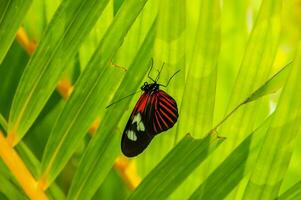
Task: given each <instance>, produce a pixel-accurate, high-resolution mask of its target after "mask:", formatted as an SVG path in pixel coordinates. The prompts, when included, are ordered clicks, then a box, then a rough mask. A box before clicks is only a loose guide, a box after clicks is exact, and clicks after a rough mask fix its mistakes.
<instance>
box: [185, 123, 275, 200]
mask: <svg viewBox="0 0 301 200" xmlns="http://www.w3.org/2000/svg"><path fill="white" fill-rule="evenodd" d="M270 121H271V117H269V118H267V119H266V120H265V121H264V122H263V124H262V125H261V126H259V127H258V128H257V129H256V130H254V131H253V132H252V133H251V134H250V135H249V136H248V137H247V138H246V139H244V140H243V141H242V142H241V144H240V145H239V146H238V147H236V148H235V149H234V150H233V151H232V152H231V154H230V155H229V156H228V157H227V158H226V159H225V160H224V161H223V162H222V163H221V164H220V165H219V166H218V167H217V168H216V169H215V170H214V171H213V172H212V173H211V174H210V175H209V177H208V178H207V179H206V180H205V181H204V182H202V184H201V185H200V186H199V187H198V188H197V189H196V190H195V191H194V193H193V194H192V195H191V196H190V199H225V198H226V196H227V195H228V194H229V193H230V192H231V191H232V190H233V189H234V187H235V186H236V185H237V184H239V183H240V181H241V180H242V179H243V178H244V176H245V175H246V174H247V173H248V170H247V169H250V168H252V166H253V165H254V164H255V163H254V161H255V159H256V156H257V152H258V149H259V147H260V145H261V143H262V138H263V137H264V136H265V133H266V131H267V129H268V126H269V124H270ZM225 142H227V141H225ZM247 163H249V165H250V166H248V167H247V169H245V168H246V165H247ZM217 188H218V190H217Z"/></svg>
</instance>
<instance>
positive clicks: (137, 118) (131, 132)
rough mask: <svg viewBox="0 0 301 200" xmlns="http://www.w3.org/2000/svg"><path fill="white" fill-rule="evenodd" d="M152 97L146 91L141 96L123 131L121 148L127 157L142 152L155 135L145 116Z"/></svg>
mask: <svg viewBox="0 0 301 200" xmlns="http://www.w3.org/2000/svg"><path fill="white" fill-rule="evenodd" d="M150 99H151V95H150V94H149V93H144V94H143V95H142V96H141V97H140V98H139V100H138V102H137V103H136V106H135V108H134V110H133V112H132V114H131V116H130V119H129V120H128V122H127V124H126V127H125V129H124V131H123V134H122V139H121V150H122V153H123V154H124V155H125V156H127V157H134V156H137V155H138V154H140V153H142V152H143V150H144V149H145V148H146V147H147V146H148V145H149V143H150V142H151V140H152V139H153V137H154V136H152V135H151V134H150V130H149V126H148V124H147V118H146V116H145V114H147V109H146V108H148V106H147V105H148V104H149V102H150Z"/></svg>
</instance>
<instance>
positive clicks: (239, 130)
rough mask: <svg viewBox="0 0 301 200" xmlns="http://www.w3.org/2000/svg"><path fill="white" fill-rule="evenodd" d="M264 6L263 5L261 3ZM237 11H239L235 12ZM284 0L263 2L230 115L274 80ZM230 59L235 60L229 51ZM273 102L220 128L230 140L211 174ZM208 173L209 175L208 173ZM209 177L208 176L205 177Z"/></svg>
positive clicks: (249, 108) (249, 107)
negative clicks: (268, 82)
mask: <svg viewBox="0 0 301 200" xmlns="http://www.w3.org/2000/svg"><path fill="white" fill-rule="evenodd" d="M259 3H260V2H259ZM234 12H235V10H234ZM280 16H281V0H279V1H274V0H263V1H262V2H261V6H260V9H259V12H258V14H257V16H256V18H255V20H254V24H253V23H252V22H253V21H251V22H248V24H251V26H250V28H251V30H252V31H251V33H250V35H249V38H248V42H247V44H246V47H245V50H244V56H243V58H242V61H241V64H240V68H239V71H238V74H237V76H236V78H235V81H234V85H233V88H231V90H232V92H231V96H230V99H229V102H228V105H227V108H226V115H227V114H228V113H231V112H233V109H234V108H237V107H239V106H238V105H239V104H241V103H242V102H244V101H245V99H246V98H248V97H249V96H250V95H251V94H252V93H253V92H254V91H256V89H258V88H259V87H261V86H262V85H263V84H264V83H265V82H266V81H267V80H268V79H269V77H270V74H271V72H272V67H273V63H274V59H275V56H276V52H277V49H278V44H279V37H280V28H281V23H280V22H281V18H280ZM228 56H230V57H231V58H232V59H235V54H232V52H231V50H229V53H228ZM269 101H270V99H269V98H268V97H266V98H262V99H260V100H259V101H256V102H255V101H253V102H252V103H249V104H246V105H245V106H243V107H242V108H241V109H239V110H238V111H237V112H236V113H235V114H234V115H233V116H231V117H230V118H229V119H228V121H227V123H224V124H222V125H221V127H220V128H219V130H218V132H219V134H220V135H222V136H225V137H227V143H224V144H223V145H222V146H221V148H219V149H218V151H216V152H214V153H213V156H212V160H211V161H210V167H208V172H209V173H210V172H211V171H213V170H214V169H215V168H216V167H217V166H219V164H220V163H221V161H222V160H224V159H225V158H226V157H227V156H228V155H229V154H230V153H231V152H232V151H233V149H235V148H236V147H237V145H238V144H240V142H241V141H242V140H244V139H245V138H246V136H247V135H248V134H249V133H251V132H252V131H253V130H254V127H257V126H258V125H259V124H261V123H262V121H263V120H264V119H265V118H266V117H267V116H268V115H269V113H270V112H271V110H270V107H269ZM224 115H225V114H224ZM207 174H208V173H207ZM205 176H206V175H205ZM244 187H245V183H243V182H242V183H240V184H239V185H238V186H237V187H236V189H234V190H233V191H232V192H231V194H229V196H228V198H230V199H236V198H237V199H240V198H242V197H241V196H242V192H239V190H244Z"/></svg>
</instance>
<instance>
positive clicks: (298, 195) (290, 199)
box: [277, 181, 301, 200]
mask: <svg viewBox="0 0 301 200" xmlns="http://www.w3.org/2000/svg"><path fill="white" fill-rule="evenodd" d="M277 199H278V200H294V199H301V181H299V182H298V183H296V184H295V185H293V186H292V187H291V188H289V189H288V190H287V191H285V192H284V193H283V194H281V195H280V196H279V197H278V198H277Z"/></svg>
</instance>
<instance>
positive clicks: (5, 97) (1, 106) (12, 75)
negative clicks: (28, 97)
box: [0, 40, 29, 119]
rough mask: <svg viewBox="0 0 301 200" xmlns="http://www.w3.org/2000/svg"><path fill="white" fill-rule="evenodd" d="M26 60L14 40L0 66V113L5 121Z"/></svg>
mask: <svg viewBox="0 0 301 200" xmlns="http://www.w3.org/2000/svg"><path fill="white" fill-rule="evenodd" d="M28 59H29V55H28V54H27V53H26V52H25V50H24V49H23V48H22V47H21V46H20V45H19V44H18V42H17V41H16V40H15V41H14V42H13V44H12V46H11V47H10V49H9V50H8V52H7V54H6V57H5V58H4V60H3V62H2V64H1V65H0V79H1V84H0V97H1V98H0V112H1V113H2V114H3V116H4V117H5V119H8V115H9V110H10V107H11V104H12V100H13V97H14V94H15V92H16V89H17V86H18V82H19V80H20V77H21V75H22V73H23V71H24V68H25V66H26V64H27V62H28Z"/></svg>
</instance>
